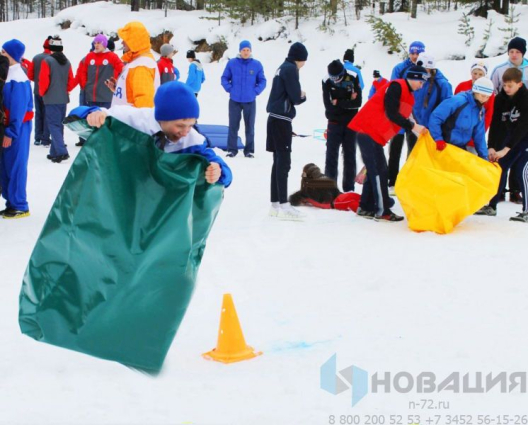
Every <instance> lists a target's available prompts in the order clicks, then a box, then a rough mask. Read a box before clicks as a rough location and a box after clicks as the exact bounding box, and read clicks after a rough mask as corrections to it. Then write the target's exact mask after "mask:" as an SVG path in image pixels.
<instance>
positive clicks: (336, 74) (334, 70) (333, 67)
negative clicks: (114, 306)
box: [328, 59, 345, 80]
mask: <svg viewBox="0 0 528 425" xmlns="http://www.w3.org/2000/svg"><path fill="white" fill-rule="evenodd" d="M344 73H345V67H344V66H343V64H342V63H341V61H340V60H339V59H336V60H334V61H332V62H330V64H329V65H328V75H329V76H330V79H332V80H338V79H339V78H340V77H341V76H342V75H343V74H344Z"/></svg>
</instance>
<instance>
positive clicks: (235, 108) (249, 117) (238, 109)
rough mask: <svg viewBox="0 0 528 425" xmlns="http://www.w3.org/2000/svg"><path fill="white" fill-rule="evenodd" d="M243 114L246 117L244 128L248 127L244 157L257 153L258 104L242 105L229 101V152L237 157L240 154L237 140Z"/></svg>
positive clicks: (254, 102)
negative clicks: (256, 126) (256, 121)
mask: <svg viewBox="0 0 528 425" xmlns="http://www.w3.org/2000/svg"><path fill="white" fill-rule="evenodd" d="M242 113H243V115H244V126H245V127H246V144H245V147H244V155H247V154H249V153H255V116H256V115H257V102H256V101H253V102H249V103H240V102H235V101H234V100H231V99H229V135H228V137H227V150H228V151H229V152H230V153H232V154H235V155H236V154H237V153H238V148H237V139H238V130H239V129H240V119H241V115H242Z"/></svg>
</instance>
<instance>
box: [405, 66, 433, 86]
mask: <svg viewBox="0 0 528 425" xmlns="http://www.w3.org/2000/svg"><path fill="white" fill-rule="evenodd" d="M405 78H406V79H407V80H418V81H426V80H427V79H428V78H429V74H428V73H427V70H426V69H425V68H424V67H423V66H422V62H421V61H418V63H417V64H416V65H414V66H411V67H410V68H409V70H408V71H407V73H406V74H405Z"/></svg>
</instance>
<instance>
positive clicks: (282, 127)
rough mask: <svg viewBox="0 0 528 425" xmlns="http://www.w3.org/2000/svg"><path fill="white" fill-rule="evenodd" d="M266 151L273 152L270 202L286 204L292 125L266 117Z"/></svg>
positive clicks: (289, 122)
mask: <svg viewBox="0 0 528 425" xmlns="http://www.w3.org/2000/svg"><path fill="white" fill-rule="evenodd" d="M267 130H268V132H267V136H266V150H267V151H268V152H273V166H272V168H271V202H280V203H281V204H284V203H286V202H288V174H289V172H290V168H291V145H292V123H291V121H289V120H284V119H278V118H273V117H268V126H267Z"/></svg>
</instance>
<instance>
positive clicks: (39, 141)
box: [28, 35, 51, 146]
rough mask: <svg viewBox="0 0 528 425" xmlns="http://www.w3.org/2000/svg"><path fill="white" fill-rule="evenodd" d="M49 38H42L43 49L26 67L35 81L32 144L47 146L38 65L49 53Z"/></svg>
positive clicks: (48, 134)
mask: <svg viewBox="0 0 528 425" xmlns="http://www.w3.org/2000/svg"><path fill="white" fill-rule="evenodd" d="M50 39H51V35H50V36H48V38H46V40H44V44H43V46H42V47H43V48H44V51H43V52H42V53H39V54H38V55H35V57H34V58H33V60H32V61H31V65H30V66H29V69H28V78H29V79H30V80H31V81H33V82H34V83H35V84H34V86H33V96H34V105H35V135H34V140H35V141H34V144H35V145H37V146H38V145H42V146H49V145H50V144H51V139H50V133H49V129H48V123H47V122H46V108H45V106H44V101H43V100H42V96H40V94H39V75H40V66H41V64H42V61H43V60H44V59H45V58H47V57H48V56H49V55H50V54H51V51H50V49H49V41H50Z"/></svg>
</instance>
